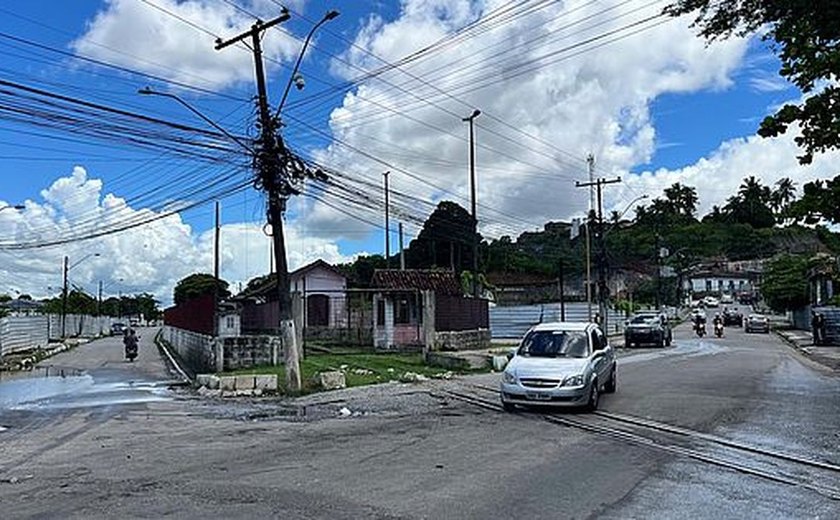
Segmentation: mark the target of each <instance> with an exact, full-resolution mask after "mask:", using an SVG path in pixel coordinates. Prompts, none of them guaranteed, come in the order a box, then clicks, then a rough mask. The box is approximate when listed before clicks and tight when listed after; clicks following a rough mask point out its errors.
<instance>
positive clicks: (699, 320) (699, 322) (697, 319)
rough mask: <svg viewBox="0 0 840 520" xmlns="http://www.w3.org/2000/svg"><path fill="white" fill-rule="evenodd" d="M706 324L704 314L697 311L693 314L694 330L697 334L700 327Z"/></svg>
mask: <svg viewBox="0 0 840 520" xmlns="http://www.w3.org/2000/svg"><path fill="white" fill-rule="evenodd" d="M705 326H706V314H705V313H703V312H698V313H697V314H695V315H694V330H695V331H696V332H697V333H698V334H699V333H700V328H701V327H705Z"/></svg>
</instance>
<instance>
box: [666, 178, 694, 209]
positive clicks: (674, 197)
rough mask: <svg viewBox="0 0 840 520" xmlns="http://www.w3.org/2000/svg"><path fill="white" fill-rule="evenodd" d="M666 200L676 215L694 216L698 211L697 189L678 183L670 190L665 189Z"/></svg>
mask: <svg viewBox="0 0 840 520" xmlns="http://www.w3.org/2000/svg"><path fill="white" fill-rule="evenodd" d="M664 193H665V199H666V200H667V201H668V202H669V205H670V206H671V209H672V210H673V211H674V213H679V214H682V215H686V216H693V215H694V213H695V212H696V211H697V202H698V198H697V189H696V188H693V187H691V186H685V185H683V184H680V183H679V182H676V183H674V184H672V185H671V187H670V188H665V192H664Z"/></svg>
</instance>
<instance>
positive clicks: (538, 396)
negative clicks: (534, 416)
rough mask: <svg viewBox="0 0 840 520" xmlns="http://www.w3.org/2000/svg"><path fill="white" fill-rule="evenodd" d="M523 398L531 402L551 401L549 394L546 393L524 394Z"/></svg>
mask: <svg viewBox="0 0 840 520" xmlns="http://www.w3.org/2000/svg"><path fill="white" fill-rule="evenodd" d="M525 397H527V398H528V399H530V400H532V401H549V400H550V399H551V394H548V393H546V392H526V393H525Z"/></svg>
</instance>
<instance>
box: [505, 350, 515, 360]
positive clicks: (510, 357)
mask: <svg viewBox="0 0 840 520" xmlns="http://www.w3.org/2000/svg"><path fill="white" fill-rule="evenodd" d="M515 355H516V349H511V350H509V351H508V353H507V354H506V356H507V358H508V361H510V360H511V359H513V357H514V356H515Z"/></svg>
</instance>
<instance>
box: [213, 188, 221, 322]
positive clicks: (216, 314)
mask: <svg viewBox="0 0 840 520" xmlns="http://www.w3.org/2000/svg"><path fill="white" fill-rule="evenodd" d="M220 213H221V209H220V208H219V201H218V200H217V201H216V230H215V231H216V232H215V240H214V241H213V277H214V278H215V279H214V280H213V335H214V336H217V335H218V334H219V235H220V234H221V225H220V223H219V220H220Z"/></svg>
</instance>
